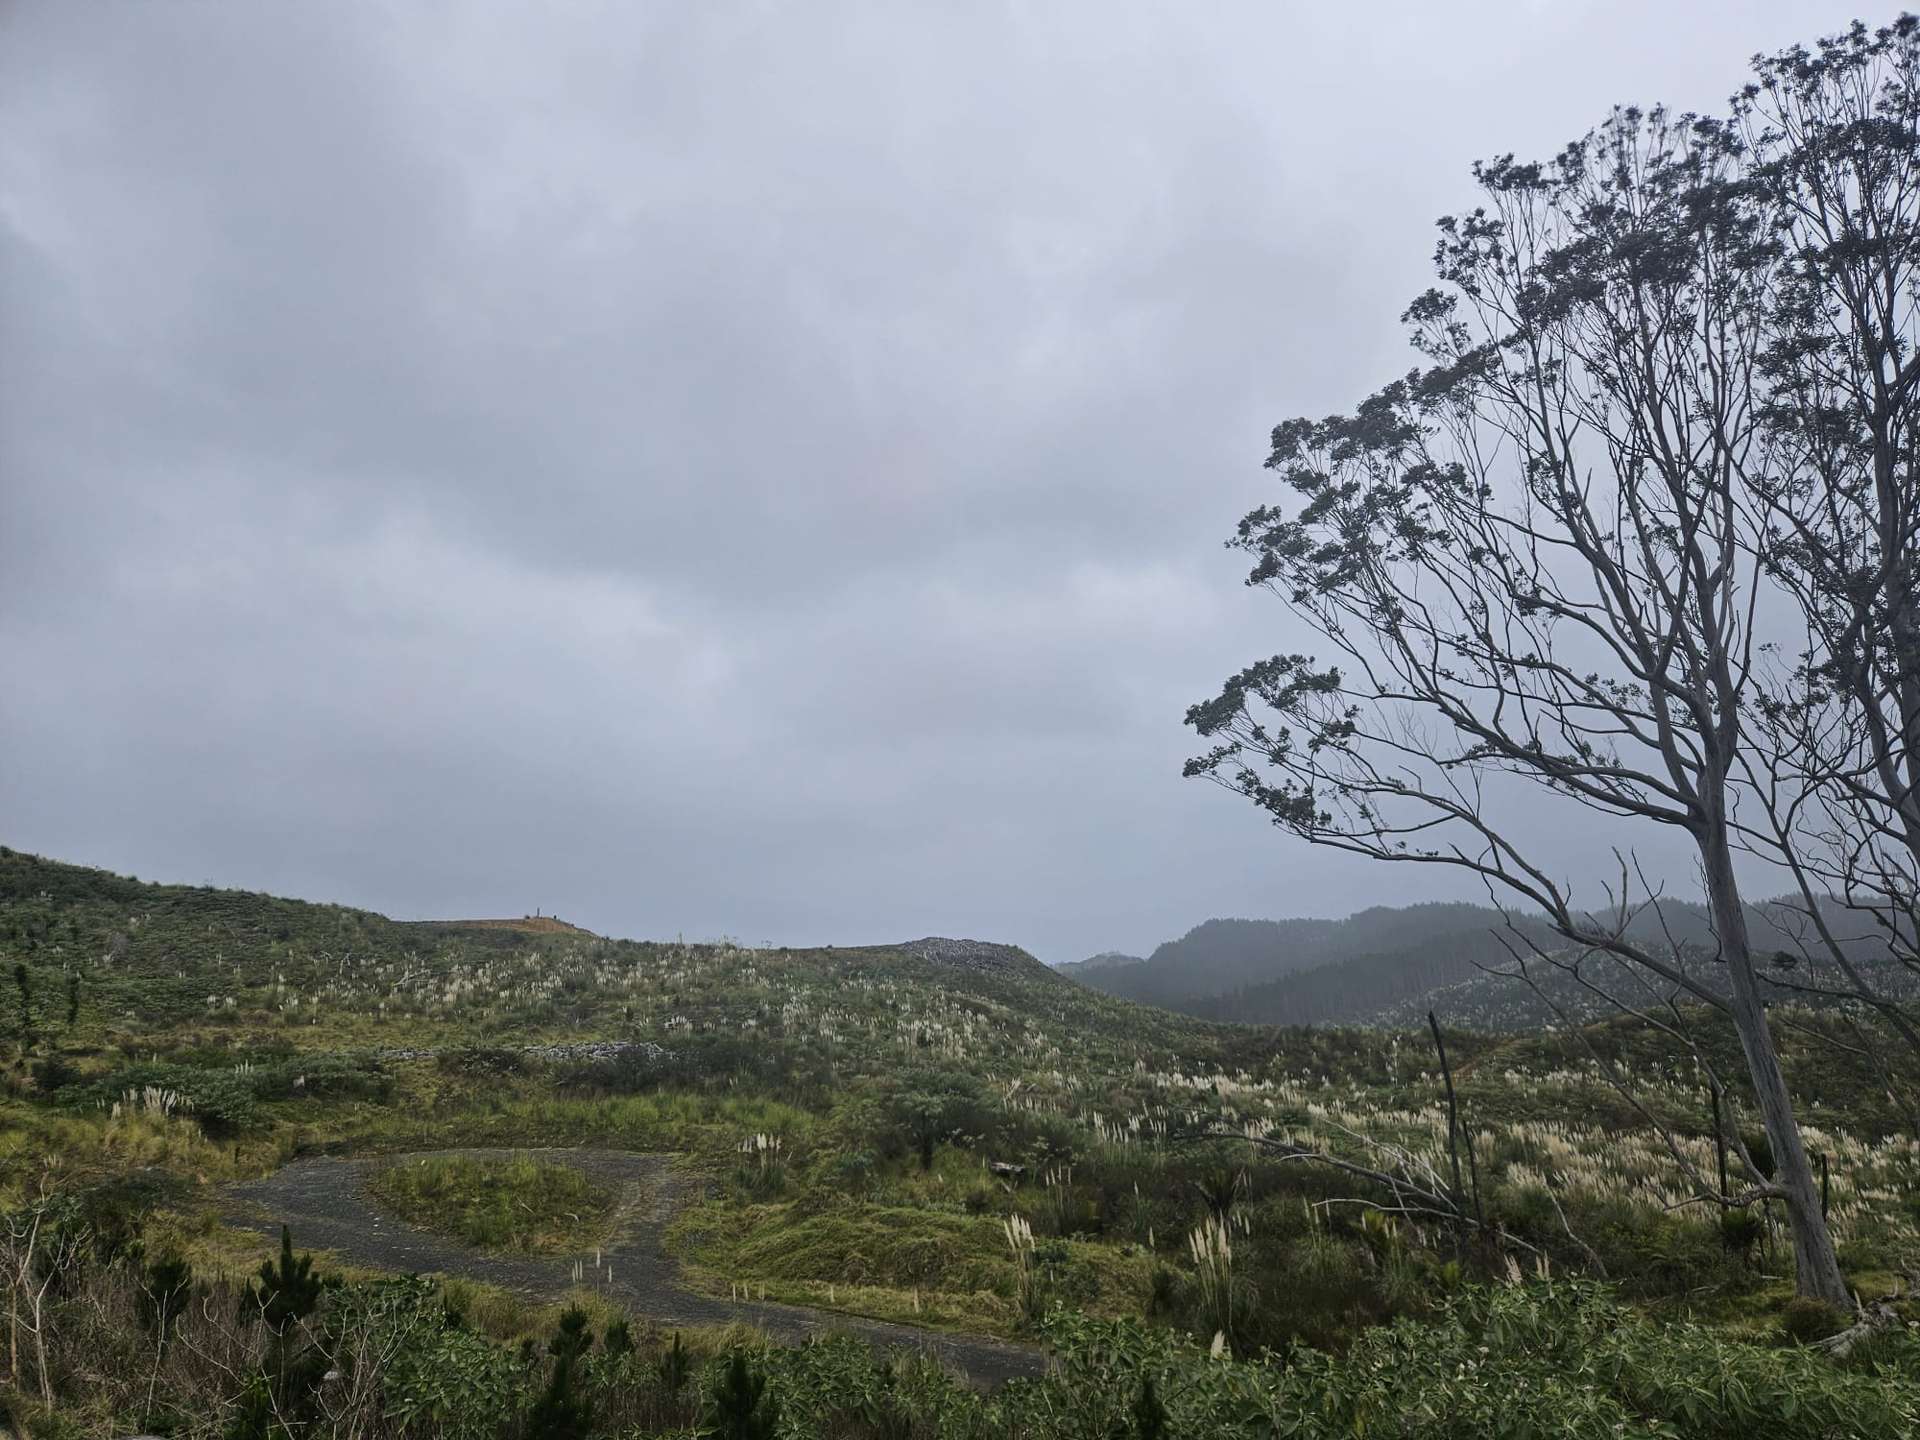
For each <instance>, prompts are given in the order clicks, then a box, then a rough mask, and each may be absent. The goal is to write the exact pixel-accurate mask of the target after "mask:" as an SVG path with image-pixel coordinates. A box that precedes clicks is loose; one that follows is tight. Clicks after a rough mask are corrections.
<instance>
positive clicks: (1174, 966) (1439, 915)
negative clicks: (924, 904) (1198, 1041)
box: [1060, 900, 1911, 1030]
mask: <svg viewBox="0 0 1920 1440" xmlns="http://www.w3.org/2000/svg"><path fill="white" fill-rule="evenodd" d="M1747 924H1748V928H1749V931H1750V933H1751V936H1752V939H1753V943H1754V947H1755V949H1756V950H1758V951H1760V952H1762V953H1763V954H1767V955H1770V956H1771V957H1772V959H1771V962H1770V964H1769V976H1768V983H1769V985H1770V986H1771V987H1772V988H1773V989H1774V991H1775V992H1776V993H1777V994H1778V995H1779V996H1781V997H1782V998H1786V997H1790V996H1802V997H1803V992H1802V989H1801V988H1800V987H1804V986H1808V985H1814V986H1817V985H1819V984H1820V983H1822V982H1821V980H1820V977H1819V973H1818V972H1819V970H1820V969H1821V968H1822V967H1821V965H1819V964H1815V963H1813V962H1811V961H1810V960H1809V959H1808V957H1807V956H1806V954H1805V949H1806V947H1805V945H1804V944H1803V942H1802V939H1801V934H1802V931H1803V929H1804V926H1803V924H1802V923H1801V922H1800V921H1799V919H1798V917H1796V916H1795V915H1794V914H1793V913H1792V912H1791V911H1790V910H1789V909H1788V908H1787V907H1786V906H1785V905H1783V904H1782V903H1780V902H1768V903H1764V904H1759V905H1753V906H1749V907H1748V911H1747ZM1828 924H1829V925H1830V927H1831V928H1832V929H1833V931H1834V933H1835V934H1836V935H1838V936H1841V937H1843V938H1844V939H1845V940H1846V941H1847V943H1846V945H1845V948H1846V950H1847V951H1848V953H1849V955H1850V956H1851V957H1852V958H1853V959H1854V960H1855V961H1856V962H1858V963H1860V964H1862V965H1865V966H1868V967H1874V968H1876V969H1884V970H1886V972H1887V973H1886V974H1885V975H1884V977H1883V983H1884V984H1885V985H1886V986H1887V987H1888V988H1889V989H1890V990H1891V991H1892V992H1893V993H1898V994H1904V993H1906V992H1907V991H1908V990H1909V989H1910V988H1911V977H1909V976H1907V975H1905V974H1904V973H1903V972H1901V970H1900V967H1899V966H1898V965H1896V964H1892V963H1891V962H1887V961H1886V960H1885V959H1884V956H1883V955H1882V953H1881V943H1880V939H1879V933H1878V927H1877V926H1875V925H1874V924H1873V923H1872V921H1871V919H1870V917H1866V916H1862V915H1859V914H1849V913H1847V912H1845V911H1843V910H1842V909H1841V908H1840V907H1838V906H1836V907H1834V908H1833V909H1832V910H1831V911H1830V913H1829V915H1828ZM1628 934H1629V935H1630V936H1632V937H1633V938H1634V939H1636V940H1638V941H1639V942H1640V943H1642V944H1644V945H1647V946H1649V947H1650V948H1653V949H1656V950H1659V951H1661V952H1663V953H1673V952H1678V953H1679V954H1680V955H1681V956H1682V957H1684V960H1685V968H1687V969H1688V970H1689V971H1690V972H1691V973H1694V974H1696V975H1698V976H1699V977H1700V978H1701V979H1702V980H1703V981H1704V982H1705V983H1707V984H1708V985H1710V986H1711V987H1713V988H1716V989H1717V988H1719V984H1718V970H1717V966H1716V964H1715V962H1714V960H1713V958H1712V957H1713V953H1714V949H1715V946H1714V936H1713V927H1712V924H1711V921H1710V918H1709V916H1708V914H1707V912H1706V910H1705V908H1704V907H1703V906H1701V905H1700V904H1698V903H1697V902H1693V901H1685V900H1665V901H1662V902H1660V903H1659V904H1658V905H1650V906H1648V907H1646V909H1645V910H1643V911H1642V912H1641V913H1640V914H1638V915H1637V916H1636V917H1635V918H1634V921H1633V923H1632V924H1631V925H1629V927H1628ZM1529 945H1533V946H1538V947H1539V948H1540V949H1541V950H1543V951H1547V952H1560V951H1563V950H1564V948H1565V942H1564V941H1563V940H1561V939H1560V937H1558V936H1557V935H1556V934H1555V933H1554V932H1553V930H1552V929H1551V927H1549V926H1548V925H1547V924H1546V922H1545V921H1544V920H1542V919H1540V918H1537V917H1526V916H1516V917H1514V918H1513V919H1512V921H1511V924H1510V923H1509V921H1508V920H1507V919H1506V918H1505V917H1503V916H1502V915H1501V914H1500V913H1499V912H1498V911H1496V910H1493V909H1491V908H1490V907H1486V906H1480V905H1468V904H1448V903H1434V904H1421V905H1409V906H1402V907H1392V906H1375V907H1373V908H1371V909H1368V910H1363V911H1360V912H1359V913H1357V914H1355V915H1352V916H1349V917H1348V918H1347V919H1345V920H1338V921H1333V920H1312V919H1302V920H1209V921H1207V922H1206V923H1205V924H1202V925H1198V926H1196V927H1194V928H1193V929H1192V930H1190V931H1188V932H1187V933H1186V935H1184V936H1182V937H1181V938H1180V939H1178V940H1170V941H1168V942H1167V943H1166V944H1164V945H1161V946H1160V947H1159V948H1158V949H1156V950H1155V951H1154V952H1153V954H1152V955H1151V956H1149V957H1147V958H1146V959H1144V960H1142V959H1135V958H1133V957H1130V956H1124V955H1117V954H1113V953H1108V954H1105V955H1098V956H1094V957H1093V958H1091V959H1089V960H1084V961H1081V962H1080V963H1078V964H1076V965H1063V966H1061V967H1060V970H1061V972H1062V973H1063V974H1066V975H1068V976H1070V977H1071V978H1073V979H1075V980H1077V981H1079V982H1080V983H1081V984H1083V985H1087V986H1089V987H1091V988H1093V989H1096V990H1101V991H1104V992H1105V993H1107V994H1110V995H1117V996H1121V997H1123V998H1125V999H1129V1000H1135V1001H1138V1002H1140V1003H1143V1004H1149V1005H1159V1006H1163V1007H1165V1008H1166V1009H1169V1010H1177V1011H1180V1012H1182V1013H1184V1014H1189V1015H1195V1016H1199V1017H1201V1018H1203V1019H1209V1020H1223V1021H1231V1022H1235V1023H1239V1024H1247V1025H1386V1026H1405V1025H1411V1024H1417V1023H1418V1022H1419V1021H1420V1019H1421V1017H1422V1016H1423V1015H1424V1014H1425V1013H1426V1012H1427V1011H1428V1010H1429V1009H1435V1010H1438V1011H1440V1012H1441V1014H1442V1015H1443V1016H1444V1017H1445V1018H1447V1019H1448V1020H1449V1021H1450V1022H1452V1023H1457V1024H1466V1025H1472V1026H1475V1027H1478V1028H1482V1029H1491V1030H1515V1029H1528V1028H1532V1027H1535V1026H1538V1025H1541V1024H1544V1023H1550V1022H1551V1021H1553V1020H1554V1019H1555V1018H1556V1007H1559V1008H1560V1009H1562V1010H1564V1011H1565V1012H1566V1013H1568V1014H1572V1015H1577V1016H1579V1017H1581V1018H1588V1019H1590V1018H1594V1017H1595V1015H1596V1014H1597V1013H1598V1010H1597V1007H1598V1006H1599V1005H1600V1004H1601V1003H1603V1002H1600V1001H1599V999H1598V997H1597V996H1595V995H1593V994H1591V993H1590V992H1588V991H1586V990H1585V989H1584V987H1582V986H1581V985H1580V984H1579V983H1578V982H1577V981H1574V980H1572V979H1566V978H1562V977H1559V976H1557V975H1555V974H1553V973H1552V972H1551V967H1541V966H1537V965H1536V966H1535V967H1534V968H1535V970H1536V972H1543V973H1544V976H1545V978H1546V979H1548V980H1549V981H1550V983H1549V984H1548V985H1547V987H1546V995H1547V998H1546V999H1542V998H1541V997H1539V996H1537V995H1534V994H1533V993H1531V992H1530V991H1529V990H1528V988H1527V986H1526V985H1525V984H1523V983H1521V982H1519V981H1516V980H1515V979H1513V978H1511V976H1510V974H1508V973H1504V972H1510V971H1511V970H1512V968H1513V955H1514V952H1515V950H1516V949H1517V950H1521V951H1525V950H1526V949H1527V947H1528V946H1529ZM1628 974H1629V972H1626V971H1623V970H1620V969H1618V968H1615V967H1608V966H1605V965H1600V966H1597V967H1595V968H1594V969H1593V971H1592V976H1593V977H1594V978H1599V979H1602V980H1604V981H1606V982H1607V985H1608V988H1616V986H1617V982H1619V981H1621V980H1623V979H1625V978H1627V976H1628ZM1803 998H1804V997H1803ZM1549 1002H1550V1003H1549Z"/></svg>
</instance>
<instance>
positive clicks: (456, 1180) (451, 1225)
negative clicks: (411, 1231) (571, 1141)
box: [367, 1155, 619, 1255]
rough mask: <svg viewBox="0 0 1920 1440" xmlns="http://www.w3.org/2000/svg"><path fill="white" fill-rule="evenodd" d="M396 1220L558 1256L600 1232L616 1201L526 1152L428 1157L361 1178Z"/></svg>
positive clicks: (487, 1245)
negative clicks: (508, 1155)
mask: <svg viewBox="0 0 1920 1440" xmlns="http://www.w3.org/2000/svg"><path fill="white" fill-rule="evenodd" d="M367 1187H368V1189H370V1190H371V1191H372V1192H373V1194H374V1195H375V1197H376V1198H378V1199H379V1200H380V1202H381V1203H382V1204H384V1205H386V1206H387V1207H388V1208H390V1209H391V1210H393V1211H394V1212H395V1213H396V1214H398V1215H399V1216H400V1217H401V1218H402V1219H404V1220H408V1221H411V1222H412V1223H413V1224H415V1225H420V1226H424V1227H425V1228H427V1229H429V1230H437V1231H439V1232H440V1233H442V1234H444V1235H451V1236H453V1237H454V1238H455V1239H457V1240H460V1241H462V1242H464V1243H465V1244H468V1245H473V1246H477V1247H481V1248H484V1249H489V1250H517V1251H521V1252H523V1253H526V1254H533V1255H559V1254H566V1253H569V1252H572V1251H577V1250H584V1249H587V1248H589V1247H591V1246H592V1245H593V1244H595V1242H596V1241H599V1240H602V1239H604V1238H605V1234H606V1229H607V1223H608V1221H609V1219H610V1217H611V1216H612V1214H613V1211H614V1207H615V1205H616V1204H617V1203H618V1198H619V1197H618V1196H617V1194H616V1193H615V1192H614V1191H613V1190H612V1189H611V1188H610V1187H608V1186H605V1185H602V1184H600V1183H599V1182H598V1181H595V1180H593V1179H592V1178H590V1177H589V1176H587V1175H585V1174H583V1173H581V1172H580V1171H579V1170H576V1169H574V1168H572V1167H571V1166H568V1165H555V1164H550V1163H547V1162H544V1161H540V1160H536V1159H534V1158H533V1157H532V1156H530V1155H517V1156H513V1157H511V1158H502V1159H491V1158H480V1157H472V1156H464V1155H435V1156H430V1157H428V1158H426V1159H424V1160H414V1161H407V1162H404V1163H401V1164H397V1165H390V1166H388V1167H387V1168H385V1169H384V1170H377V1171H375V1172H374V1173H373V1174H372V1175H371V1176H370V1177H369V1178H368V1181H367Z"/></svg>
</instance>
